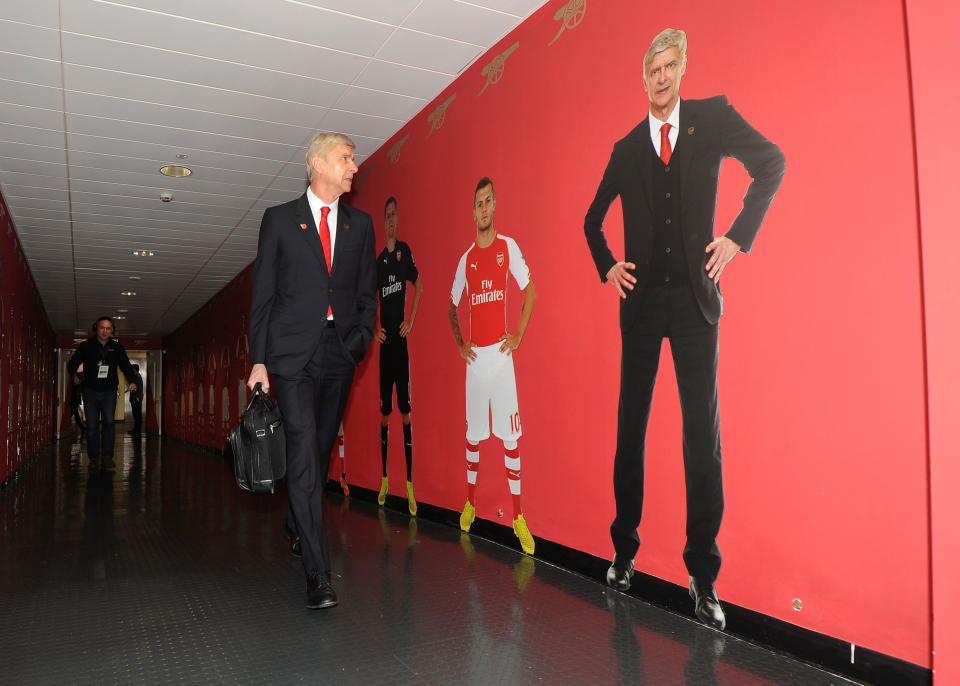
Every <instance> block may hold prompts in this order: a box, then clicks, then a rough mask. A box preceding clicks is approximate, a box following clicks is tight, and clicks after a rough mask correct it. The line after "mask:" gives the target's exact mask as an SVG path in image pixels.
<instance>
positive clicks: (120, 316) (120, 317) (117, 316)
mask: <svg viewBox="0 0 960 686" xmlns="http://www.w3.org/2000/svg"><path fill="white" fill-rule="evenodd" d="M126 318H127V316H126V315H125V314H118V315H116V316H115V317H114V319H126Z"/></svg>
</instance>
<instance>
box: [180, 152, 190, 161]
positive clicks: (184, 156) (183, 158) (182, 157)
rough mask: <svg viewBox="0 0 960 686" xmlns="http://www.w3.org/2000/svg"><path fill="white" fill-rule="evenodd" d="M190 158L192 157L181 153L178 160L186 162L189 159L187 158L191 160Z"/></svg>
mask: <svg viewBox="0 0 960 686" xmlns="http://www.w3.org/2000/svg"><path fill="white" fill-rule="evenodd" d="M189 157H190V155H184V154H183V153H180V154H179V155H177V159H178V160H185V159H187V158H189Z"/></svg>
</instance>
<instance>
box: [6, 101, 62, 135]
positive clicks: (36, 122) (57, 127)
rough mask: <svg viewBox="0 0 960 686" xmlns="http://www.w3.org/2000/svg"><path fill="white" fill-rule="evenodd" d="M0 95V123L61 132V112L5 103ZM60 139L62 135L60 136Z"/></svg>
mask: <svg viewBox="0 0 960 686" xmlns="http://www.w3.org/2000/svg"><path fill="white" fill-rule="evenodd" d="M2 98H3V96H2V95H0V122H3V123H5V124H15V125H18V126H32V127H34V128H40V129H48V130H50V131H61V132H62V131H63V110H53V109H42V108H38V107H26V106H24V105H21V104H17V103H12V102H5V101H3V99H2ZM60 136H61V138H62V137H63V134H62V133H61V134H60Z"/></svg>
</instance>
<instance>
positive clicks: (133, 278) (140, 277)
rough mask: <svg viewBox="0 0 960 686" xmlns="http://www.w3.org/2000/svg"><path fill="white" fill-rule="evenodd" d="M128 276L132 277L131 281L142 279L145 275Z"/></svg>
mask: <svg viewBox="0 0 960 686" xmlns="http://www.w3.org/2000/svg"><path fill="white" fill-rule="evenodd" d="M127 278H128V279H130V280H131V281H140V279H142V278H143V277H142V276H128V277H127Z"/></svg>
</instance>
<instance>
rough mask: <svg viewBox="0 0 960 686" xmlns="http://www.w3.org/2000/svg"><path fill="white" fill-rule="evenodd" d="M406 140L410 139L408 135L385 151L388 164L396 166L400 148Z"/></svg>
mask: <svg viewBox="0 0 960 686" xmlns="http://www.w3.org/2000/svg"><path fill="white" fill-rule="evenodd" d="M408 138H410V134H409V133H408V134H407V135H406V136H404V137H403V138H401V139H400V140H398V141H397V142H396V143H394V144H393V147H392V148H390V150H388V151H387V157H389V158H390V164H396V163H397V162H399V161H400V148H402V147H403V144H404V143H406V142H407V139H408Z"/></svg>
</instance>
